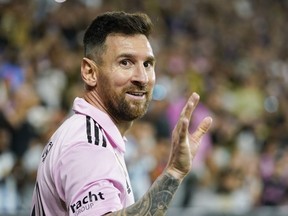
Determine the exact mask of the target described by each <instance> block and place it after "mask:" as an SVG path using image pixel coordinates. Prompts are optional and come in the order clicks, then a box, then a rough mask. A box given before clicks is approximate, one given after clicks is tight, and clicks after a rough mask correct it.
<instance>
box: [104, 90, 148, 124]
mask: <svg viewBox="0 0 288 216" xmlns="http://www.w3.org/2000/svg"><path fill="white" fill-rule="evenodd" d="M150 95H151V94H149V95H146V100H145V101H144V102H143V101H128V100H126V98H125V93H123V94H121V96H119V95H118V96H115V95H110V97H109V98H106V107H107V109H108V111H109V113H110V114H111V115H112V116H113V117H114V118H116V119H118V120H122V121H133V120H135V119H138V118H141V117H143V116H144V115H145V114H146V112H147V110H148V107H149V104H150V101H151V96H150Z"/></svg>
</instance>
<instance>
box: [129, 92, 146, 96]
mask: <svg viewBox="0 0 288 216" xmlns="http://www.w3.org/2000/svg"><path fill="white" fill-rule="evenodd" d="M131 94H132V95H135V96H142V95H144V93H135V92H134V93H131Z"/></svg>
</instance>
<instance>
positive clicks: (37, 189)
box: [32, 182, 46, 216]
mask: <svg viewBox="0 0 288 216" xmlns="http://www.w3.org/2000/svg"><path fill="white" fill-rule="evenodd" d="M36 194H37V201H38V207H39V209H38V210H39V215H41V216H46V214H45V211H44V208H43V203H42V198H41V194H40V190H39V184H38V182H36ZM33 212H34V215H35V206H34V209H33ZM33 212H32V215H33Z"/></svg>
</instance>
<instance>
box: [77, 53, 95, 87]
mask: <svg viewBox="0 0 288 216" xmlns="http://www.w3.org/2000/svg"><path fill="white" fill-rule="evenodd" d="M97 73H98V67H97V65H96V64H95V63H94V62H93V61H92V60H90V59H88V58H83V59H82V63H81V77H82V79H83V81H84V82H85V84H86V85H87V86H88V87H95V86H96V84H97Z"/></svg>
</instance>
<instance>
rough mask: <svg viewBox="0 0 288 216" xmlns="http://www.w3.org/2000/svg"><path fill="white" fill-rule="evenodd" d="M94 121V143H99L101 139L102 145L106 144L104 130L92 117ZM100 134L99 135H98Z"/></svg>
mask: <svg viewBox="0 0 288 216" xmlns="http://www.w3.org/2000/svg"><path fill="white" fill-rule="evenodd" d="M93 122H94V130H95V132H94V133H95V145H99V143H100V141H102V147H106V146H107V141H106V138H105V136H104V131H103V129H102V127H101V126H100V125H99V124H98V123H97V122H96V121H95V120H94V119H93ZM100 136H101V137H100Z"/></svg>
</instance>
